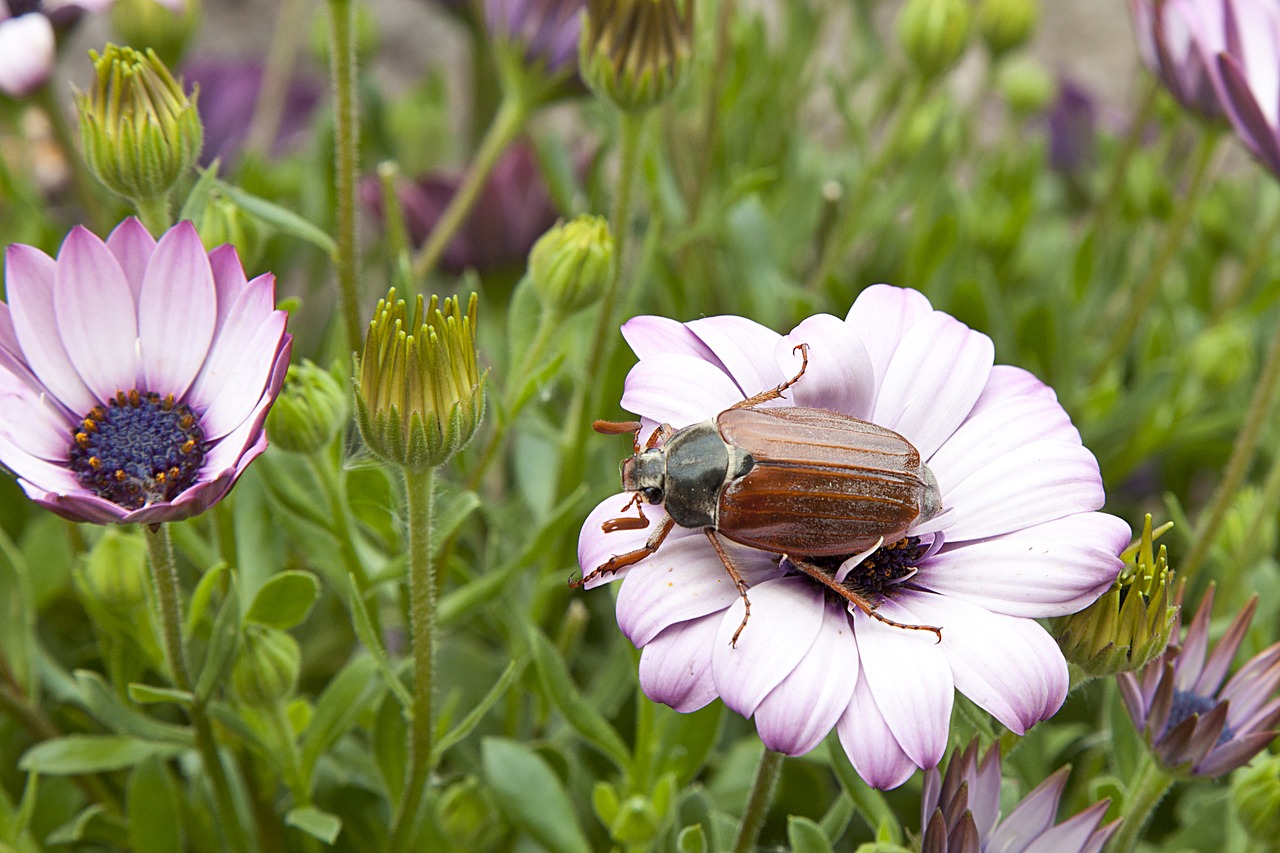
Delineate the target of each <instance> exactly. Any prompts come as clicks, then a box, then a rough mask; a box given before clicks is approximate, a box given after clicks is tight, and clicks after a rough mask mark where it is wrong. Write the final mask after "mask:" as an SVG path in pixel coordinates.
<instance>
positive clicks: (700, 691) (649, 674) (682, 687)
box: [640, 614, 720, 714]
mask: <svg viewBox="0 0 1280 853" xmlns="http://www.w3.org/2000/svg"><path fill="white" fill-rule="evenodd" d="M719 628H720V618H719V616H718V615H716V614H712V615H710V616H703V617H702V618H700V619H691V620H689V621H688V622H678V623H676V624H675V625H671V626H670V627H668V628H666V629H665V630H663V632H662V633H661V634H659V635H658V636H656V637H654V638H653V639H652V640H651V641H650V642H649V643H648V644H647V645H646V646H645V647H644V651H643V652H641V654H640V688H641V689H642V690H644V695H646V696H648V697H649V698H650V699H652V700H653V701H654V702H661V703H662V704H664V705H670V706H671V707H672V708H675V709H676V710H677V711H679V712H680V713H682V714H687V713H688V712H690V711H696V710H698V709H699V708H701V707H703V706H704V705H707V704H709V703H710V702H711V700H713V699H715V698H716V696H717V694H716V684H715V679H714V678H712V677H711V650H712V649H713V648H714V646H715V641H716V633H717V632H718V631H719Z"/></svg>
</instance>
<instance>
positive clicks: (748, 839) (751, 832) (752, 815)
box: [733, 749, 786, 853]
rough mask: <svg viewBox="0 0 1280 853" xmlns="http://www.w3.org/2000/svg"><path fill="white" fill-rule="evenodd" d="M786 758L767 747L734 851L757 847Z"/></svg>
mask: <svg viewBox="0 0 1280 853" xmlns="http://www.w3.org/2000/svg"><path fill="white" fill-rule="evenodd" d="M784 758H786V756H785V755H783V754H782V753H781V752H774V751H773V750H771V749H766V750H765V751H764V755H762V756H760V766H759V767H757V768H756V780H755V782H753V783H752V785H751V795H750V796H749V797H748V798H747V807H746V808H745V809H744V810H743V812H742V823H741V824H740V825H739V826H738V837H737V839H736V840H735V841H734V842H733V851H734V853H751V851H753V850H755V849H756V841H757V839H759V838H760V830H761V829H763V828H764V819H765V817H767V816H768V814H769V805H770V804H771V803H772V802H773V792H774V789H776V788H777V787H778V776H779V775H781V773H782V760H783V759H784Z"/></svg>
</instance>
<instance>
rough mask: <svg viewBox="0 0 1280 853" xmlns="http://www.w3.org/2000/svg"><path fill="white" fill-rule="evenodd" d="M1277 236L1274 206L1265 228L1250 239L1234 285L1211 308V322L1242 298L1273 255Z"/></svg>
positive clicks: (1279, 217)
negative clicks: (1250, 243)
mask: <svg viewBox="0 0 1280 853" xmlns="http://www.w3.org/2000/svg"><path fill="white" fill-rule="evenodd" d="M1277 238H1280V207H1278V208H1276V212H1275V214H1274V215H1273V216H1272V217H1271V221H1270V222H1269V223H1268V224H1267V227H1266V230H1265V231H1263V232H1262V234H1260V235H1259V236H1258V237H1257V238H1256V239H1254V240H1253V241H1252V243H1253V245H1252V246H1250V248H1249V254H1248V255H1246V256H1245V259H1244V263H1243V264H1241V265H1240V274H1239V275H1238V276H1236V280H1235V283H1234V285H1232V287H1231V289H1229V290H1228V291H1227V292H1226V294H1225V295H1224V296H1223V298H1222V302H1221V303H1219V305H1218V306H1217V307H1216V308H1215V309H1214V310H1213V322H1215V323H1216V322H1217V321H1219V320H1221V319H1222V318H1223V317H1225V316H1226V315H1227V313H1228V312H1229V311H1231V309H1232V308H1235V307H1236V305H1237V304H1238V303H1239V302H1240V300H1241V299H1243V298H1244V294H1245V291H1247V290H1248V288H1249V283H1250V282H1251V281H1253V277H1254V276H1255V275H1257V274H1258V270H1260V269H1262V265H1263V263H1265V262H1266V261H1268V260H1270V259H1271V258H1273V257H1274V256H1275V242H1276V239H1277Z"/></svg>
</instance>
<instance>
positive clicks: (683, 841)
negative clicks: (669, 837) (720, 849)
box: [676, 823, 709, 853]
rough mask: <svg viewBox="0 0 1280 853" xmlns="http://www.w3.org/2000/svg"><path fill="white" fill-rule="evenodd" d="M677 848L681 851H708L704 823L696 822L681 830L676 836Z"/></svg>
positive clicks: (684, 852)
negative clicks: (703, 829)
mask: <svg viewBox="0 0 1280 853" xmlns="http://www.w3.org/2000/svg"><path fill="white" fill-rule="evenodd" d="M676 849H677V850H679V851H680V853H707V850H708V849H709V848H708V846H707V834H706V833H705V832H703V831H702V824H700V823H695V824H694V825H693V826H686V827H685V828H684V829H682V830H680V834H679V835H678V836H677V837H676Z"/></svg>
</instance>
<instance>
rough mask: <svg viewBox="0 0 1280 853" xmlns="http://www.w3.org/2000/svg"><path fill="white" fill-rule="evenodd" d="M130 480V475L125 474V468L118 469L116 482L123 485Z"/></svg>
mask: <svg viewBox="0 0 1280 853" xmlns="http://www.w3.org/2000/svg"><path fill="white" fill-rule="evenodd" d="M128 478H129V475H128V474H126V473H125V472H124V469H123V468H117V469H116V482H118V483H123V482H124V481H125V480H127V479H128Z"/></svg>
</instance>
